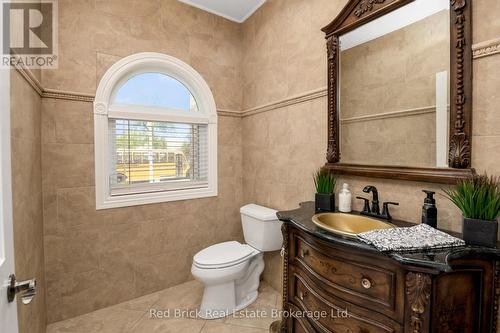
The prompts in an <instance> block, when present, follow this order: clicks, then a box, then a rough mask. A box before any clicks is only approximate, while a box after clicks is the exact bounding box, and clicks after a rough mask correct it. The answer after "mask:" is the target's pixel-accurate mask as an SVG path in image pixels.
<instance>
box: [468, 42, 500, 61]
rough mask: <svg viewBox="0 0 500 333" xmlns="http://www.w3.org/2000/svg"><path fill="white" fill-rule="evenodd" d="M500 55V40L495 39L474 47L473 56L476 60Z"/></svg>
mask: <svg viewBox="0 0 500 333" xmlns="http://www.w3.org/2000/svg"><path fill="white" fill-rule="evenodd" d="M498 53H500V38H495V39H491V40H487V41H485V42H482V43H478V44H474V45H472V55H473V57H474V59H479V58H483V57H487V56H491V55H494V54H498Z"/></svg>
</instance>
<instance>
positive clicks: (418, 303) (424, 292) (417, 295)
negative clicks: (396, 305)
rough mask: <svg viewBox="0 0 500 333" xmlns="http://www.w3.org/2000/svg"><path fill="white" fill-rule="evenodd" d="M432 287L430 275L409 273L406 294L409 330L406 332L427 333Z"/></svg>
mask: <svg viewBox="0 0 500 333" xmlns="http://www.w3.org/2000/svg"><path fill="white" fill-rule="evenodd" d="M431 287H432V279H431V276H430V275H428V274H424V273H416V272H409V273H408V274H407V275H406V290H405V293H406V302H407V306H406V308H407V311H408V314H407V319H406V323H405V326H406V327H407V330H405V332H406V331H408V332H411V333H423V332H427V327H428V326H429V310H430V307H429V303H430V296H431ZM424 328H425V329H424Z"/></svg>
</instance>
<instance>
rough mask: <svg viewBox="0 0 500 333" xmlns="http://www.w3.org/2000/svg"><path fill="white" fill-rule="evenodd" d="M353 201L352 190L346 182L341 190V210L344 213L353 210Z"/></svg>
mask: <svg viewBox="0 0 500 333" xmlns="http://www.w3.org/2000/svg"><path fill="white" fill-rule="evenodd" d="M351 203H352V196H351V191H349V185H348V184H346V183H344V185H342V189H341V190H340V192H339V211H341V212H343V213H350V212H351V211H352V208H351Z"/></svg>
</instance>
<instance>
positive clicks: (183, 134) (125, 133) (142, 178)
mask: <svg viewBox="0 0 500 333" xmlns="http://www.w3.org/2000/svg"><path fill="white" fill-rule="evenodd" d="M207 129H208V125H206V124H200V125H199V124H181V123H170V122H157V121H138V120H122V119H110V121H109V133H110V138H109V142H110V145H111V147H110V151H111V152H112V157H111V161H110V162H111V163H110V166H111V168H110V188H111V191H112V193H113V190H115V189H123V188H131V187H137V186H144V185H157V184H160V185H165V184H171V185H172V186H174V187H175V189H178V188H183V187H190V186H191V187H192V186H194V185H193V184H196V186H198V187H200V186H205V185H206V183H207V180H208V178H207V177H208V173H207V171H208V145H207V134H208V133H207ZM145 191H146V190H145Z"/></svg>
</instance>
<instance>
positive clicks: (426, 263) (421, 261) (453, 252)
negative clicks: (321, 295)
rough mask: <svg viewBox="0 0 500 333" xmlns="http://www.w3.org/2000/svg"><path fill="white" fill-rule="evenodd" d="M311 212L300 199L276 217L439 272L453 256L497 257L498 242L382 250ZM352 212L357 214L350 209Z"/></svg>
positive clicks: (322, 235) (338, 241) (499, 254)
mask: <svg viewBox="0 0 500 333" xmlns="http://www.w3.org/2000/svg"><path fill="white" fill-rule="evenodd" d="M314 214H315V212H314V202H303V203H301V204H300V208H298V209H295V210H290V211H282V212H278V214H277V215H278V218H279V219H280V220H281V221H283V222H285V223H292V224H293V225H294V226H296V227H297V228H299V229H301V230H303V231H305V232H307V233H309V234H311V235H314V236H316V237H319V238H321V239H323V240H325V241H328V242H332V243H334V244H337V245H344V246H349V247H354V248H357V249H360V250H366V251H370V252H377V253H381V254H383V255H386V256H388V257H390V258H392V259H394V260H396V261H398V262H399V263H401V264H403V265H411V266H415V267H421V268H427V269H433V270H438V271H442V272H448V271H451V270H452V268H451V266H450V262H451V261H452V260H454V259H458V258H462V257H466V256H472V255H485V256H494V257H499V258H500V243H497V247H496V248H488V247H480V246H468V245H467V246H460V247H453V248H444V249H435V250H422V251H412V252H381V251H379V250H377V249H376V248H375V247H373V246H372V245H369V244H366V243H363V242H362V241H360V240H357V239H353V238H344V237H341V236H338V235H335V234H332V233H330V232H328V231H325V230H323V229H321V228H319V227H318V226H316V225H315V224H314V223H313V222H312V219H311V218H312V216H313V215H314ZM352 214H359V213H358V212H352ZM391 223H392V224H394V225H396V226H398V227H410V226H414V225H415V224H413V223H408V222H404V221H398V220H392V221H391ZM441 231H444V232H446V233H449V234H451V235H453V236H455V237H458V238H461V234H458V233H456V232H451V231H447V230H441Z"/></svg>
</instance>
